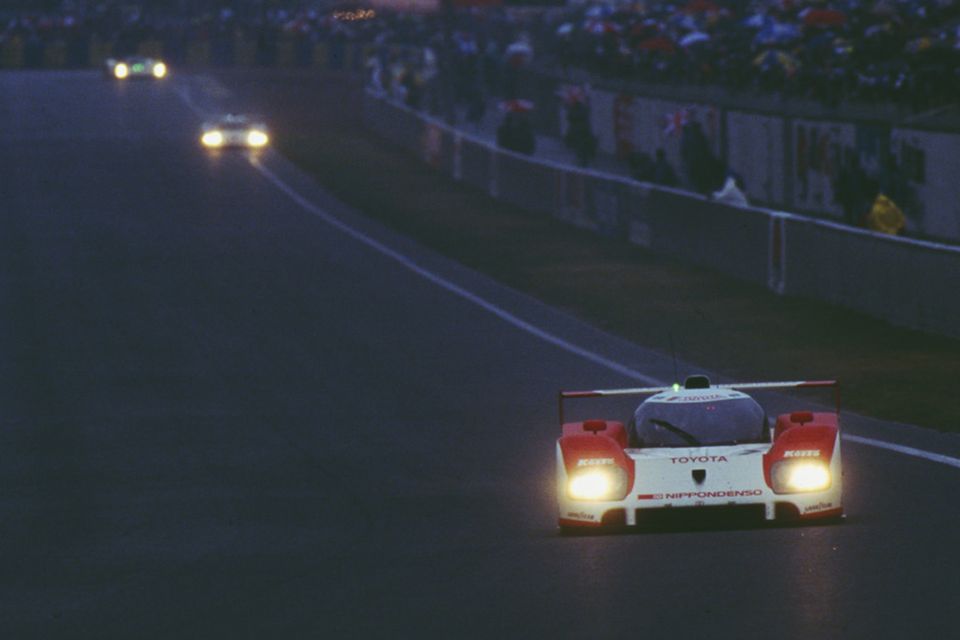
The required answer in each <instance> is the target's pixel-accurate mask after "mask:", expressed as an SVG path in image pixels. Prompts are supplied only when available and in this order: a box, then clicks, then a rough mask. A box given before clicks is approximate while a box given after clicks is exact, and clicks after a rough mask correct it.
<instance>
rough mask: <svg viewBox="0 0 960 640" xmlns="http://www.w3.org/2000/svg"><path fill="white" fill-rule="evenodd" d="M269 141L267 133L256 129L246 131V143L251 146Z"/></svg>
mask: <svg viewBox="0 0 960 640" xmlns="http://www.w3.org/2000/svg"><path fill="white" fill-rule="evenodd" d="M269 141H270V138H268V137H267V134H266V133H264V132H263V131H259V130H257V129H251V130H250V131H249V132H247V144H249V145H250V146H251V147H262V146H264V145H266V144H267V142H269Z"/></svg>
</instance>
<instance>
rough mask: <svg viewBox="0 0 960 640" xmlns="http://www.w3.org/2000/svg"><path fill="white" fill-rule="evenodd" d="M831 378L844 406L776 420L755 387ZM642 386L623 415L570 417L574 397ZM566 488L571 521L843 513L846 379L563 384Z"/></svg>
mask: <svg viewBox="0 0 960 640" xmlns="http://www.w3.org/2000/svg"><path fill="white" fill-rule="evenodd" d="M820 387H832V388H833V389H834V393H835V396H836V404H837V407H836V411H819V412H813V411H795V412H792V413H786V414H783V415H780V416H778V417H777V418H776V420H775V421H774V422H773V424H772V425H771V424H770V421H769V420H768V417H767V414H766V411H765V410H764V409H763V407H762V406H761V405H760V404H759V403H758V402H757V401H756V400H755V399H754V398H752V397H751V396H749V395H747V393H746V392H747V391H759V390H763V391H766V390H771V389H802V388H820ZM617 396H645V397H646V399H645V400H643V401H642V402H641V403H640V405H639V406H638V407H637V408H636V410H635V412H634V413H633V416H632V417H631V418H630V419H629V421H627V423H626V425H625V424H624V422H622V421H615V420H605V419H591V420H584V421H582V422H564V403H565V402H568V401H570V400H571V399H577V398H612V397H617ZM559 405H560V424H561V428H562V436H561V437H560V439H559V440H558V441H557V447H556V455H557V466H556V474H557V498H558V506H559V525H560V528H561V530H563V531H571V530H578V529H583V528H593V529H597V528H602V527H621V526H635V525H643V524H651V523H655V522H657V521H662V518H661V517H660V516H665V515H669V516H671V517H673V516H679V515H681V514H682V515H685V516H689V515H693V516H694V517H699V516H706V515H707V514H710V515H721V514H730V515H736V516H737V517H744V516H745V517H746V518H747V519H750V518H755V519H756V520H757V521H758V522H766V521H774V520H816V519H833V520H836V519H840V518H842V516H843V501H842V492H843V475H842V467H841V461H840V423H839V414H840V410H839V387H838V385H837V382H836V381H834V380H822V381H803V382H754V383H743V384H718V385H711V384H710V380H709V379H708V378H707V377H706V376H690V377H689V378H687V380H686V381H685V383H684V385H683V386H682V387H681V386H680V385H679V384H675V385H673V386H672V387H652V388H639V389H608V390H594V391H561V392H560V398H559Z"/></svg>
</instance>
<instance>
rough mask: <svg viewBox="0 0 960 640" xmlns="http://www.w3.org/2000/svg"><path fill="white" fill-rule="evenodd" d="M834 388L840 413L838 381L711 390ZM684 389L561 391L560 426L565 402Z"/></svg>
mask: <svg viewBox="0 0 960 640" xmlns="http://www.w3.org/2000/svg"><path fill="white" fill-rule="evenodd" d="M823 387H827V388H829V387H832V388H833V400H834V403H835V404H836V407H837V413H840V383H839V382H838V381H836V380H797V381H793V382H737V383H734V384H712V385H710V387H709V388H710V389H734V390H736V391H768V390H771V389H810V388H823ZM682 388H683V387H682V386H681V385H679V384H674V385H672V386H669V387H636V388H632V389H594V390H591V391H561V392H560V394H559V396H558V398H557V404H558V407H557V408H558V411H559V414H560V426H561V427H562V426H563V401H564V400H574V399H578V398H609V397H614V396H653V395H656V394H658V393H662V392H664V391H679V390H680V389H682Z"/></svg>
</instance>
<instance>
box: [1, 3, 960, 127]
mask: <svg viewBox="0 0 960 640" xmlns="http://www.w3.org/2000/svg"><path fill="white" fill-rule="evenodd" d="M26 4H29V3H26ZM344 6H345V7H346V8H344V9H331V8H330V3H328V2H304V1H295V0H289V1H283V0H277V1H270V2H264V1H262V0H234V1H233V2H229V3H228V2H218V1H215V0H206V1H204V0H197V1H194V2H173V1H168V2H161V1H159V0H156V1H153V2H151V1H150V0H142V2H141V3H140V4H137V3H131V2H126V1H125V2H117V1H112V0H102V1H100V2H78V1H66V2H63V3H62V4H61V5H60V8H59V9H58V10H56V11H29V10H22V11H15V10H12V9H8V10H5V11H3V10H0V20H2V22H0V44H2V42H3V41H7V40H9V39H11V38H19V39H20V40H21V41H22V42H23V43H24V45H25V49H26V51H27V55H26V58H27V64H28V65H30V66H33V65H35V66H39V65H40V64H41V62H42V60H41V59H39V58H38V56H39V53H38V52H40V51H41V50H42V48H43V46H44V45H45V44H47V43H49V42H52V41H59V42H61V43H62V44H64V45H65V47H66V50H67V63H68V64H69V65H71V66H83V65H84V64H85V63H86V62H87V60H86V57H85V56H86V53H85V51H86V49H85V47H87V45H88V44H89V42H90V40H91V39H92V38H96V39H97V40H98V41H100V42H106V43H108V44H109V45H110V46H111V47H112V48H113V50H114V52H115V53H121V54H122V53H125V52H128V51H129V50H131V49H135V48H136V47H137V45H138V43H140V42H142V41H143V40H145V39H153V40H157V41H160V42H161V43H162V47H163V51H164V54H165V55H167V56H168V57H169V58H171V60H172V61H173V62H177V61H178V60H177V59H178V57H183V52H184V50H185V47H186V45H187V43H189V42H195V41H198V40H199V41H205V42H208V43H210V45H211V50H212V51H213V53H212V54H211V55H212V58H213V62H214V63H217V62H224V61H229V60H230V59H231V55H232V51H231V50H230V49H231V47H232V46H233V43H234V42H235V41H236V39H237V38H236V37H237V35H238V34H239V35H242V36H243V37H245V38H246V39H248V40H251V41H254V42H255V43H256V51H257V56H258V57H257V62H259V63H262V64H270V63H271V62H272V58H271V56H272V55H274V54H273V51H274V50H275V48H276V44H277V42H279V41H281V40H283V39H287V40H289V41H293V42H294V44H295V50H296V51H297V56H298V60H300V61H303V62H305V63H306V62H307V60H308V57H309V52H310V50H311V48H312V46H313V45H314V44H316V43H317V42H319V41H324V42H332V43H334V44H337V43H341V42H348V41H357V40H362V41H365V42H376V43H380V44H398V43H402V44H416V45H419V46H431V47H433V48H434V49H435V50H437V51H438V52H439V51H441V50H445V49H446V48H447V47H448V46H449V47H450V48H451V49H453V51H454V55H455V56H456V61H455V62H454V64H455V65H456V71H457V73H456V77H457V78H459V82H460V83H461V85H463V86H462V87H461V88H460V89H458V90H459V91H462V92H469V91H471V90H473V85H474V83H473V78H472V75H474V74H476V73H482V74H484V75H485V77H487V78H493V79H494V80H496V81H497V82H503V83H509V82H510V80H511V78H510V77H509V74H510V71H511V66H510V64H506V63H505V61H506V60H508V59H510V58H511V57H512V55H511V51H514V52H516V51H520V53H521V54H522V55H525V56H528V57H532V55H533V52H536V55H537V58H538V60H539V61H540V62H541V63H544V64H555V65H559V66H564V67H580V68H585V69H587V70H589V71H592V72H593V73H595V74H598V75H601V76H612V77H617V78H625V79H637V80H642V81H647V82H654V83H670V84H676V83H684V84H699V85H703V84H708V85H717V86H723V87H727V88H730V89H734V90H760V91H768V92H779V93H782V94H784V95H786V96H802V97H808V98H813V99H817V100H820V101H822V102H824V103H826V104H837V103H839V102H841V101H844V100H851V99H854V100H856V99H860V100H867V101H881V100H882V101H893V102H897V103H901V104H904V105H906V106H909V107H911V108H914V109H926V108H931V107H936V106H939V105H942V104H946V103H949V102H952V101H953V100H954V99H955V96H957V95H960V74H958V70H960V3H956V2H953V1H952V0H677V1H676V2H666V1H661V0H648V1H647V2H637V3H629V2H616V3H614V2H610V3H584V4H581V3H577V4H571V5H569V6H566V7H553V8H547V9H538V10H529V9H528V10H523V9H505V8H484V9H465V10H458V11H457V12H456V13H455V14H453V15H448V14H446V13H444V12H443V11H436V12H433V13H422V14H411V13H395V12H385V11H374V10H370V9H365V8H364V6H365V5H364V4H363V3H352V4H350V5H344ZM367 6H369V5H367ZM447 34H449V35H447ZM518 46H523V47H525V48H524V49H522V50H519V49H517V47H518ZM511 47H513V49H511ZM441 57H442V56H441ZM507 89H508V91H507V93H509V85H507Z"/></svg>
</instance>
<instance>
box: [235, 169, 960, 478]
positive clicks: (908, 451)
mask: <svg viewBox="0 0 960 640" xmlns="http://www.w3.org/2000/svg"><path fill="white" fill-rule="evenodd" d="M250 164H252V165H253V167H254V168H255V169H256V170H257V171H259V172H260V173H261V174H262V175H263V176H264V177H265V178H267V180H269V181H270V182H271V183H273V185H274V186H275V187H277V188H278V189H279V190H280V191H282V192H283V193H285V194H286V195H287V197H289V198H290V199H291V200H293V201H294V202H295V203H297V204H298V205H300V206H301V207H302V208H303V209H304V210H306V211H307V212H309V213H311V214H313V215H314V216H316V217H317V218H320V219H321V220H323V221H324V222H326V223H327V224H329V225H330V226H332V227H334V228H336V229H339V230H340V231H341V232H343V233H345V234H346V235H348V236H350V237H351V238H353V239H355V240H357V241H358V242H361V243H362V244H365V245H367V246H368V247H370V248H371V249H374V250H375V251H377V252H378V253H380V254H382V255H384V256H386V257H388V258H391V259H393V260H395V261H396V262H398V263H400V264H401V265H403V266H404V267H405V268H407V269H408V270H410V271H412V272H413V273H416V274H417V275H419V276H420V277H422V278H424V279H426V280H429V281H430V282H432V283H434V284H435V285H437V286H439V287H441V288H443V289H446V290H447V291H449V292H450V293H453V294H455V295H457V296H460V297H461V298H463V299H464V300H467V301H469V302H472V303H473V304H475V305H477V306H478V307H480V308H482V309H485V310H486V311H489V312H490V313H492V314H493V315H495V316H497V317H498V318H500V319H501V320H503V321H505V322H507V323H508V324H511V325H513V326H515V327H517V328H518V329H520V330H522V331H525V332H527V333H529V334H530V335H532V336H535V337H537V338H540V339H541V340H543V341H545V342H548V343H550V344H552V345H554V346H556V347H559V348H561V349H563V350H564V351H567V352H568V353H572V354H574V355H577V356H580V357H581V358H584V359H585V360H589V361H590V362H593V363H594V364H598V365H600V366H602V367H606V368H607V369H610V370H611V371H615V372H617V373H619V374H622V375H624V376H627V377H628V378H632V379H633V380H639V381H640V382H644V383H645V384H649V385H654V386H662V385H663V384H665V383H664V382H662V381H660V380H656V379H655V378H651V377H650V376H646V375H644V374H642V373H640V372H639V371H636V370H634V369H631V368H629V367H627V366H624V365H622V364H620V363H619V362H615V361H613V360H610V359H609V358H605V357H603V356H601V355H600V354H597V353H594V352H592V351H589V350H587V349H584V348H583V347H579V346H577V345H575V344H571V343H570V342H567V341H566V340H564V339H563V338H560V337H558V336H555V335H553V334H552V333H549V332H547V331H544V330H543V329H540V328H539V327H536V326H534V325H532V324H530V323H529V322H527V321H526V320H522V319H520V318H518V317H517V316H515V315H513V314H512V313H510V312H509V311H505V310H504V309H501V308H500V307H498V306H497V305H495V304H493V303H492V302H490V301H488V300H486V299H484V298H481V297H480V296H478V295H476V294H475V293H473V292H471V291H468V290H466V289H464V288H463V287H461V286H460V285H458V284H455V283H453V282H451V281H449V280H447V279H446V278H443V277H441V276H439V275H437V274H436V273H433V272H432V271H428V270H427V269H425V268H424V267H421V266H420V265H418V264H417V263H416V262H414V261H413V260H411V259H410V258H409V257H407V256H405V255H404V254H402V253H400V252H399V251H396V250H395V249H391V248H390V247H388V246H386V245H385V244H383V243H381V242H379V241H377V240H375V239H373V238H371V237H370V236H368V235H367V234H365V233H363V232H362V231H360V230H358V229H355V228H354V227H351V226H350V225H348V224H346V223H345V222H343V221H342V220H340V219H339V218H336V217H334V216H332V215H331V214H329V213H327V212H326V211H324V210H323V209H321V208H320V207H318V206H317V205H315V204H313V203H312V202H310V201H309V200H307V199H306V198H304V197H303V196H301V195H300V194H299V193H297V192H296V191H294V190H293V189H292V188H291V187H290V186H288V185H287V184H286V183H285V182H284V181H283V180H281V179H280V178H279V177H277V176H276V174H274V173H273V172H272V171H270V170H269V169H267V168H266V167H265V166H264V165H263V164H262V163H261V162H260V161H258V160H257V159H256V158H250ZM842 438H843V439H844V440H847V441H850V442H854V443H856V444H862V445H866V446H868V447H877V448H879V449H886V450H887V451H893V452H896V453H900V454H902V455H906V456H913V457H916V458H922V459H924V460H927V461H929V462H936V463H939V464H945V465H949V466H951V467H956V468H958V469H960V459H958V458H952V457H950V456H945V455H942V454H939V453H932V452H930V451H923V450H922V449H914V448H913V447H905V446H903V445H899V444H893V443H890V442H884V441H883V440H874V439H873V438H863V437H861V436H854V435H850V434H846V433H845V434H843V436H842Z"/></svg>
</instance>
